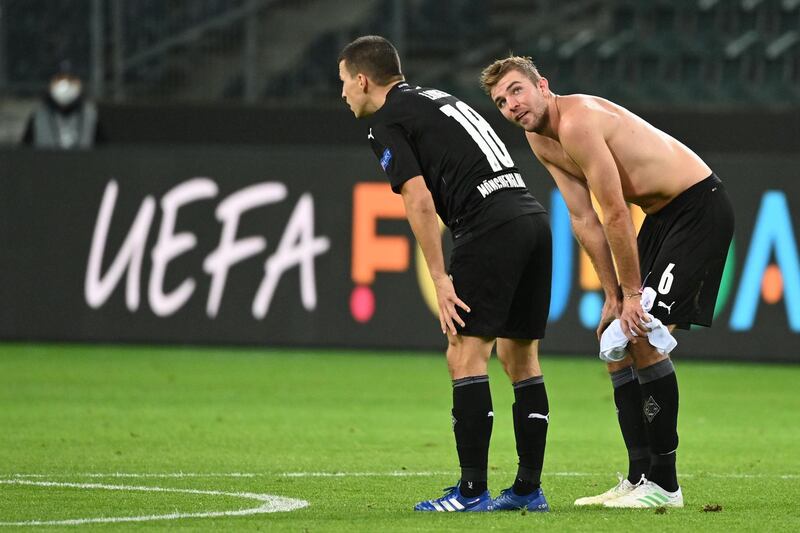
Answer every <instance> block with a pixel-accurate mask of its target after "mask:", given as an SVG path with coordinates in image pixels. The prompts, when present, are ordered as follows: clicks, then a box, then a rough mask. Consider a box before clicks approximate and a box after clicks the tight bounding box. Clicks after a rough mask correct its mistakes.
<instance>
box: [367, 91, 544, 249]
mask: <svg viewBox="0 0 800 533" xmlns="http://www.w3.org/2000/svg"><path fill="white" fill-rule="evenodd" d="M367 122H368V126H369V130H368V132H367V138H368V139H369V141H370V143H371V145H372V149H373V151H374V152H375V155H376V156H377V157H378V160H379V162H380V165H381V167H382V168H383V170H384V171H385V172H386V175H387V176H388V177H389V182H390V183H391V185H392V190H393V191H394V192H396V193H398V194H399V193H400V191H401V189H402V186H403V184H404V183H405V182H406V181H408V180H409V179H411V178H413V177H415V176H420V175H421V176H423V178H424V179H425V184H426V185H427V186H428V189H429V190H430V191H431V195H432V196H433V201H434V203H435V205H436V212H437V213H438V214H439V217H441V219H442V220H443V221H444V223H445V224H447V226H448V227H449V228H450V231H451V232H452V234H453V244H454V246H459V245H461V244H463V243H465V242H467V241H469V240H470V239H471V238H472V237H475V236H477V235H480V234H481V233H483V232H484V231H486V230H488V229H491V228H493V227H495V226H498V225H499V224H502V223H503V222H506V221H508V220H511V219H512V218H515V217H518V216H520V215H524V214H527V213H540V212H544V211H545V210H544V208H543V207H542V206H541V204H539V202H537V201H536V199H535V198H534V197H533V196H531V194H530V193H529V192H528V189H527V187H526V185H525V182H524V181H523V180H522V176H521V175H520V173H519V170H518V169H517V167H515V166H514V162H513V161H512V159H511V156H510V155H509V153H508V150H507V149H506V147H505V145H504V144H503V141H501V140H500V138H499V137H498V136H497V134H496V133H495V132H494V130H493V129H492V127H491V126H490V125H489V123H488V122H486V120H485V119H484V118H483V117H482V116H481V115H479V114H478V113H477V112H475V111H474V110H473V109H472V108H471V107H470V106H468V105H467V104H465V103H464V102H462V101H460V100H458V99H457V98H455V97H453V96H451V95H449V94H447V93H445V92H443V91H439V90H437V89H430V88H426V87H412V86H410V85H409V84H408V83H405V82H401V83H399V84H397V85H395V86H394V87H392V89H391V90H390V91H389V93H388V94H387V96H386V103H385V104H384V105H383V106H382V107H381V108H380V109H379V110H378V111H377V112H375V113H374V114H373V115H371V116H370V117H369V118H368V121H367Z"/></svg>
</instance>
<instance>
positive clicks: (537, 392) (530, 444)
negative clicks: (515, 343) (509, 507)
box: [512, 376, 550, 496]
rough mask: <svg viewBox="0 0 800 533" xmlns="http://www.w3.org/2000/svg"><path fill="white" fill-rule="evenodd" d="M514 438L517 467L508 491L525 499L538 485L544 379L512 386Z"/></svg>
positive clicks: (545, 414)
mask: <svg viewBox="0 0 800 533" xmlns="http://www.w3.org/2000/svg"><path fill="white" fill-rule="evenodd" d="M514 399H515V402H514V405H513V406H512V410H513V414H514V437H515V438H516V441H517V455H518V456H519V466H518V468H517V477H516V478H515V480H514V485H513V486H512V490H513V491H514V493H515V494H518V495H520V496H526V495H528V494H531V493H532V492H533V491H535V490H536V489H538V488H539V486H540V485H541V476H542V464H543V463H544V447H545V442H546V440H547V426H548V425H549V422H550V406H549V404H548V402H547V391H546V390H545V388H544V377H542V376H534V377H532V378H528V379H525V380H522V381H518V382H516V383H514Z"/></svg>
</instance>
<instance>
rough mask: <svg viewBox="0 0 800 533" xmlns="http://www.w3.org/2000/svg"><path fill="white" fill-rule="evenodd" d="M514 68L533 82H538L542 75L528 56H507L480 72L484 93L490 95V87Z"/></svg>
mask: <svg viewBox="0 0 800 533" xmlns="http://www.w3.org/2000/svg"><path fill="white" fill-rule="evenodd" d="M512 70H516V71H518V72H520V73H522V74H523V75H525V76H526V77H527V78H528V79H530V80H531V81H532V82H533V83H539V80H540V79H542V76H541V75H540V74H539V71H538V70H537V69H536V65H534V64H533V59H532V58H530V57H528V56H513V55H512V56H509V57H507V58H505V59H498V60H496V61H495V62H494V63H492V64H491V65H489V66H488V67H486V68H485V69H483V72H481V88H483V90H484V92H485V93H486V94H489V95H491V92H492V89H493V88H494V86H495V85H497V82H498V81H500V79H501V78H502V77H503V76H505V75H506V74H508V73H509V72H511V71H512Z"/></svg>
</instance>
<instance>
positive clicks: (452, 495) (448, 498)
mask: <svg viewBox="0 0 800 533" xmlns="http://www.w3.org/2000/svg"><path fill="white" fill-rule="evenodd" d="M444 492H445V494H444V496H442V497H441V498H437V499H435V500H426V501H424V502H419V503H418V504H417V505H415V506H414V510H415V511H437V512H440V513H454V512H455V513H458V512H485V511H491V510H492V496H491V495H490V494H489V491H488V490H487V491H485V492H484V493H483V494H481V495H480V496H473V497H472V498H467V497H466V496H464V495H463V494H461V489H459V487H458V485H456V486H455V487H448V488H446V489H444Z"/></svg>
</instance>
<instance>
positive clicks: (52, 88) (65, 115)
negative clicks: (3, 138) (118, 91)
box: [22, 61, 103, 150]
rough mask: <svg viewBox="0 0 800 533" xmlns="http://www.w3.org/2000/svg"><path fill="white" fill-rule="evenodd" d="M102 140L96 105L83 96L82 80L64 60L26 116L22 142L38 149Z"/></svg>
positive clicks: (77, 146)
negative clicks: (43, 93)
mask: <svg viewBox="0 0 800 533" xmlns="http://www.w3.org/2000/svg"><path fill="white" fill-rule="evenodd" d="M102 140H103V139H102V130H101V126H100V122H99V119H98V113H97V106H96V105H95V104H94V102H92V101H90V100H88V99H87V98H86V95H85V93H84V90H83V82H82V81H81V79H80V77H78V76H77V75H76V74H75V73H74V72H73V71H72V69H71V67H70V63H69V62H68V61H64V62H62V63H61V64H60V65H59V69H58V72H56V74H55V75H53V77H52V78H51V79H50V85H49V87H48V90H47V93H46V94H45V95H44V96H43V97H42V101H41V102H39V104H38V105H37V106H36V109H34V111H33V113H32V114H31V116H30V118H29V119H28V124H27V126H26V128H25V133H24V135H23V137H22V143H23V144H25V145H28V146H32V147H34V148H41V149H52V150H76V149H88V148H92V147H93V146H95V144H97V143H98V142H101V141H102Z"/></svg>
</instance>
